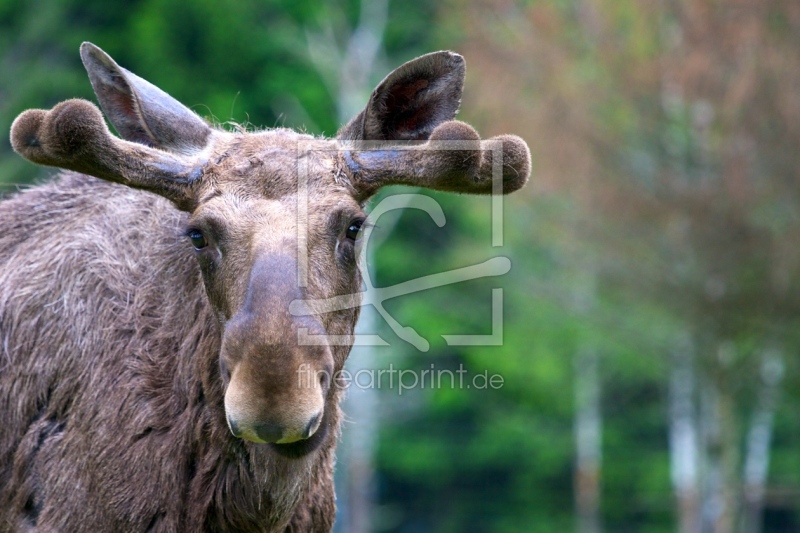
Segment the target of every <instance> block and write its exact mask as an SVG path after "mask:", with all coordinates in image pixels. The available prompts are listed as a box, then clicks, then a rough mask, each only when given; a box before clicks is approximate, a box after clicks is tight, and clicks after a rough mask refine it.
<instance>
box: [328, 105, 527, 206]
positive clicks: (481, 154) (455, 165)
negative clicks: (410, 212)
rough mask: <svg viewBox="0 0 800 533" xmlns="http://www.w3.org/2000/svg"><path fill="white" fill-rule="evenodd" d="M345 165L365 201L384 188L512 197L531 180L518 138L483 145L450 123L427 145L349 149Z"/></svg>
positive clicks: (456, 123) (471, 132)
mask: <svg viewBox="0 0 800 533" xmlns="http://www.w3.org/2000/svg"><path fill="white" fill-rule="evenodd" d="M343 154H344V155H343V159H344V163H345V165H346V166H347V168H348V169H349V171H350V174H351V179H352V181H353V186H354V187H355V188H356V189H357V190H358V191H359V193H360V196H362V197H363V198H366V197H369V196H371V195H372V194H374V193H375V192H376V191H377V189H378V188H380V187H383V186H384V185H395V184H399V185H412V186H417V187H426V188H429V189H436V190H440V191H450V192H460V193H468V194H508V193H510V192H513V191H515V190H517V189H519V188H520V187H522V186H523V185H525V182H526V181H527V180H528V176H529V174H530V168H531V163H530V151H529V150H528V145H527V144H525V141H523V140H522V139H520V138H519V137H517V136H515V135H501V136H498V137H493V138H491V139H488V140H485V141H481V139H480V136H479V135H478V133H477V132H476V131H475V129H474V128H472V126H470V125H468V124H465V123H463V122H459V121H457V120H451V121H448V122H444V123H442V124H440V125H438V126H437V127H436V128H435V129H434V130H433V132H432V133H431V136H430V138H429V140H428V141H427V142H425V143H424V144H420V143H406V144H404V143H398V142H395V143H392V144H391V145H387V144H386V143H383V142H382V143H375V142H371V141H361V142H356V143H349V144H346V145H345V148H344V151H343Z"/></svg>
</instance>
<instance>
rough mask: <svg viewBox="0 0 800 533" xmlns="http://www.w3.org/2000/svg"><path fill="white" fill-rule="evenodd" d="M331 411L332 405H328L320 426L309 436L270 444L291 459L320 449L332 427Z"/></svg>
mask: <svg viewBox="0 0 800 533" xmlns="http://www.w3.org/2000/svg"><path fill="white" fill-rule="evenodd" d="M329 411H330V407H329V406H327V405H326V406H325V411H324V413H323V415H322V421H321V422H320V424H319V428H318V429H317V431H316V432H314V434H313V435H311V436H310V437H309V438H307V439H304V440H298V441H295V442H290V443H288V444H278V443H276V442H273V443H270V444H268V446H271V447H272V449H273V450H274V451H275V452H276V453H277V454H278V455H281V456H283V457H287V458H289V459H299V458H300V457H304V456H306V455H308V454H310V453H311V452H313V451H314V450H316V449H318V448H319V447H320V445H322V443H323V442H325V440H326V438H327V436H328V428H329V427H330V420H329V416H328V413H329Z"/></svg>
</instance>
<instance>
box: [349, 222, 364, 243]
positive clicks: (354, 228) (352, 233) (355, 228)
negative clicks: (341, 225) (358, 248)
mask: <svg viewBox="0 0 800 533" xmlns="http://www.w3.org/2000/svg"><path fill="white" fill-rule="evenodd" d="M363 224H364V220H363V219H360V218H357V219H355V220H353V221H352V222H350V226H349V227H348V228H347V231H346V232H345V237H347V238H348V239H349V240H351V241H355V240H356V239H357V238H358V234H359V232H360V231H361V226H362V225H363Z"/></svg>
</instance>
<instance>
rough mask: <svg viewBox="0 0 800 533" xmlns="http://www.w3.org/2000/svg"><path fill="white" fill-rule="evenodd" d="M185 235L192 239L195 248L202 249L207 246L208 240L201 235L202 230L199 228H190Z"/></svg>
mask: <svg viewBox="0 0 800 533" xmlns="http://www.w3.org/2000/svg"><path fill="white" fill-rule="evenodd" d="M186 236H187V237H189V240H190V241H192V246H194V248H195V250H202V249H203V248H205V247H206V246H208V242H207V241H206V238H205V237H204V236H203V232H202V231H200V230H199V229H190V230H189V231H187V232H186Z"/></svg>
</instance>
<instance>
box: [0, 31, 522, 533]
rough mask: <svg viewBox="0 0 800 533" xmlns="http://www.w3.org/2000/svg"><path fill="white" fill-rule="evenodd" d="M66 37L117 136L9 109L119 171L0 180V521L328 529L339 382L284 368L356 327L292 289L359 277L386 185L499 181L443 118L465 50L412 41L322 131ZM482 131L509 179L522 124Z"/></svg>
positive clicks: (32, 143) (21, 135)
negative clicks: (288, 123)
mask: <svg viewBox="0 0 800 533" xmlns="http://www.w3.org/2000/svg"><path fill="white" fill-rule="evenodd" d="M82 57H83V60H84V63H85V64H86V66H87V70H88V71H89V74H90V78H91V81H92V84H93V86H94V87H95V92H96V93H97V95H98V97H99V99H100V103H101V106H102V107H103V109H104V110H105V111H106V115H107V116H108V117H109V119H110V120H111V121H112V123H113V124H114V125H115V127H117V129H118V131H119V132H120V133H121V134H122V135H123V137H124V139H118V138H116V137H113V136H112V135H111V134H110V132H109V131H108V128H107V127H106V126H105V124H104V122H103V121H102V117H101V116H100V114H99V111H98V110H97V109H96V108H95V107H94V106H93V105H92V104H90V103H88V102H84V101H76V100H72V101H68V102H64V103H62V104H59V105H58V106H56V108H54V109H53V110H51V111H49V112H48V111H41V110H34V111H28V112H26V113H24V114H23V115H21V116H20V117H19V118H18V119H17V121H15V123H14V126H13V127H12V144H13V145H14V148H15V149H16V150H17V151H18V152H20V153H21V154H22V155H24V156H25V157H27V158H28V159H30V160H32V161H35V162H38V163H41V164H47V165H53V166H60V167H62V168H65V169H69V170H72V171H77V172H82V173H86V174H91V175H93V176H96V177H99V178H102V179H103V180H106V181H108V182H114V183H107V182H104V181H101V180H98V179H96V178H94V177H89V176H86V175H83V174H79V173H74V172H64V173H62V174H60V175H59V176H58V177H57V178H56V179H55V180H54V181H53V182H51V183H49V184H46V185H43V186H40V187H35V188H32V189H30V190H27V191H24V192H22V193H19V194H17V195H15V196H13V197H11V198H10V199H7V200H5V201H3V202H2V203H0V417H2V418H1V420H2V422H3V429H2V432H0V532H11V531H60V532H70V531H120V532H127V531H153V532H155V531H165V532H166V531H172V532H177V531H261V532H277V531H284V530H285V531H297V532H301V531H302V532H324V531H329V530H330V529H331V527H332V524H333V520H334V517H335V503H334V494H333V461H334V448H335V444H336V438H337V435H338V431H339V420H340V412H339V400H340V389H339V388H338V387H336V386H333V385H332V384H331V383H330V382H326V381H325V380H324V379H323V380H321V381H320V382H319V383H317V382H314V383H313V386H303V385H301V383H300V380H298V372H299V369H301V368H303V365H306V366H308V367H309V368H310V369H311V371H312V372H314V373H315V374H314V375H316V373H318V372H321V373H322V374H324V375H327V376H331V375H333V374H334V373H335V372H336V371H337V370H340V369H341V368H342V366H343V365H344V361H345V359H346V357H347V354H348V352H349V350H350V346H339V345H330V346H329V345H325V344H323V345H321V346H304V345H302V344H301V343H298V341H297V339H298V334H299V332H300V331H301V329H306V330H308V332H309V333H311V334H314V335H323V334H331V335H338V336H344V337H347V336H352V333H353V328H354V326H355V322H356V320H357V317H358V310H357V308H356V309H349V310H344V311H338V312H332V313H317V314H312V315H308V316H294V315H292V314H291V313H289V312H288V308H289V304H290V303H291V302H292V301H294V300H297V299H305V298H309V299H324V298H329V297H331V296H334V295H341V294H352V293H357V292H358V290H359V287H360V277H359V273H358V270H357V268H356V261H355V245H354V243H353V241H352V239H351V238H349V237H348V235H350V234H351V232H349V231H348V227H350V226H351V225H352V224H354V221H359V220H360V219H361V218H363V213H361V202H363V200H364V199H365V198H367V197H369V195H371V194H372V193H374V191H375V190H377V188H378V187H380V186H381V185H383V184H386V183H391V182H399V183H413V184H417V185H426V186H431V187H434V188H440V189H444V190H455V191H461V192H477V193H489V192H492V189H491V185H490V181H491V180H488V176H489V175H490V173H491V171H490V169H491V158H490V157H487V156H486V150H485V148H484V147H482V145H481V144H480V142H481V141H480V140H479V138H478V136H477V134H476V133H475V132H474V130H472V128H470V127H469V126H467V125H466V124H463V123H459V122H454V121H449V120H450V119H452V116H453V114H454V113H455V111H456V109H457V108H458V101H459V98H460V92H461V81H462V80H463V60H462V59H461V58H460V56H457V55H455V54H452V53H448V52H440V53H438V54H431V55H429V56H424V57H423V58H420V59H418V60H416V61H415V62H410V63H408V64H406V65H404V66H403V67H401V68H400V69H398V70H397V71H395V72H394V73H393V74H391V75H390V76H389V77H387V79H386V80H384V82H383V83H382V84H381V85H380V86H379V88H378V89H376V92H375V93H373V96H372V98H371V99H370V103H369V104H368V106H367V108H366V109H365V111H364V112H362V114H360V115H359V117H357V118H356V119H354V121H352V122H351V123H350V124H349V125H348V126H346V127H345V129H343V131H342V133H341V134H340V137H339V140H338V141H337V140H326V139H314V138H312V137H309V136H304V135H300V134H297V133H295V132H291V131H288V130H270V131H265V132H260V133H236V134H234V133H227V132H223V131H220V130H214V129H211V128H210V127H208V126H207V125H206V124H205V123H204V122H203V121H202V120H200V119H199V118H198V117H196V116H195V115H194V114H192V113H191V112H190V111H188V110H187V109H186V108H184V107H183V106H181V105H180V104H178V103H177V102H176V101H174V100H172V99H171V97H169V96H168V95H166V94H165V93H163V92H161V91H160V90H158V89H157V88H155V87H153V86H151V85H150V84H148V83H147V82H146V81H144V80H142V79H141V78H138V77H136V76H135V75H133V74H131V73H129V72H128V71H125V70H124V69H122V68H121V67H119V66H118V65H116V63H114V62H113V60H112V59H111V58H109V57H108V56H106V55H105V54H104V53H103V52H102V51H100V50H99V49H98V48H96V47H94V46H93V45H89V44H85V45H84V46H83V47H82ZM448 121H449V122H448ZM365 137H369V138H372V139H376V140H378V141H380V142H384V143H386V142H389V141H392V140H396V139H415V140H424V139H428V138H431V139H434V140H436V139H445V140H455V141H457V142H460V143H468V144H467V145H465V148H466V149H467V150H466V151H461V152H458V155H456V156H453V154H452V153H448V152H443V151H441V150H440V147H439V148H437V146H435V145H430V146H416V147H412V148H411V149H405V148H403V149H402V150H399V151H398V150H397V149H395V148H394V147H388V146H387V147H382V150H381V151H378V152H370V151H365V150H364V149H363V147H360V146H359V145H358V144H356V143H355V141H357V140H359V139H364V138H365ZM498 139H499V140H501V141H502V143H501V144H502V151H503V157H504V165H503V168H504V172H503V174H504V182H503V184H502V192H510V191H511V190H515V189H517V188H519V187H520V186H522V184H524V182H525V180H526V179H527V174H528V169H529V168H530V166H529V160H528V157H529V156H528V152H527V147H526V146H525V144H524V142H522V141H521V140H520V139H518V138H516V137H510V136H507V137H503V138H498ZM469 143H471V144H469ZM298 146H302V147H304V148H305V149H306V150H305V151H302V150H301V151H298ZM383 148H386V149H385V150H383ZM299 168H300V169H302V172H300V173H298V169H299ZM487 169H488V170H487ZM306 174H307V176H308V180H307V183H306V188H307V192H308V195H307V205H308V216H307V219H306V222H305V224H306V225H307V228H308V231H307V241H303V240H301V237H300V236H301V235H303V233H302V232H300V231H299V229H300V228H301V226H302V224H301V223H302V222H303V217H302V216H301V211H299V207H298V205H300V204H299V202H298V198H302V197H299V196H298V186H299V185H300V184H302V183H303V181H302V180H299V179H298V175H300V176H303V175H306ZM487 180H488V181H487ZM487 183H488V184H489V185H487ZM136 189H142V190H144V191H150V192H143V191H142V190H136ZM151 193H156V194H151ZM187 228H189V230H190V232H189V233H193V234H194V235H198V234H200V235H202V237H203V240H204V241H205V244H206V246H201V249H199V250H193V249H192V245H191V244H190V243H189V242H187V241H188V240H189V239H187V237H186V235H187ZM304 255H307V257H308V286H300V285H298V274H297V272H298V268H300V267H301V266H302V264H303V256H304ZM334 385H335V384H334ZM232 433H233V434H232ZM234 435H236V436H239V437H242V438H236V436H234ZM245 439H246V440H245Z"/></svg>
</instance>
